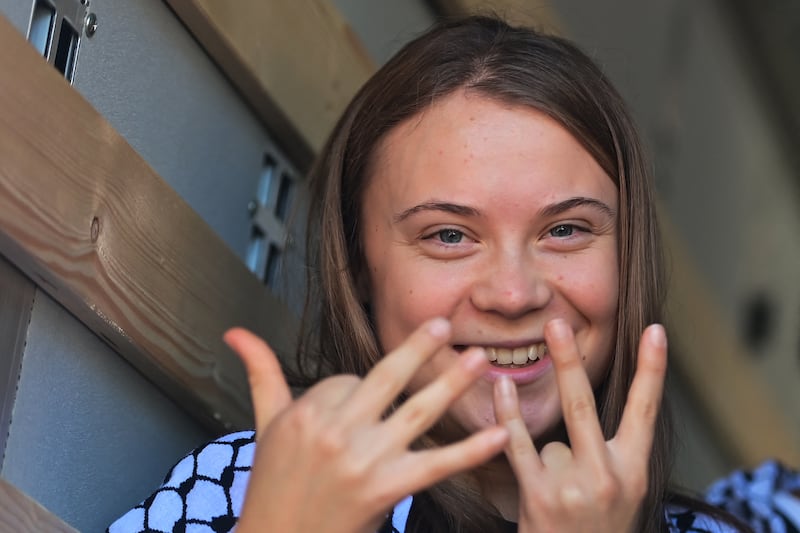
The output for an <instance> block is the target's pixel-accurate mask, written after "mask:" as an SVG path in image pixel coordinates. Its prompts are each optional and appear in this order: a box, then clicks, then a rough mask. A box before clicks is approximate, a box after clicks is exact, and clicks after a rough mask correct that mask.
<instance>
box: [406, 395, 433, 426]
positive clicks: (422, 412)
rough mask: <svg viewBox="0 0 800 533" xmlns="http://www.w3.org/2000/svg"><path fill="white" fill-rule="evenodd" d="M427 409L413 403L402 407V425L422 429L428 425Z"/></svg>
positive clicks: (417, 403)
mask: <svg viewBox="0 0 800 533" xmlns="http://www.w3.org/2000/svg"><path fill="white" fill-rule="evenodd" d="M428 418H429V416H428V409H427V408H426V407H425V406H424V405H422V404H420V403H419V402H415V401H408V402H406V403H405V405H403V420H402V422H403V424H404V425H407V426H409V427H412V428H424V427H426V426H427V424H428Z"/></svg>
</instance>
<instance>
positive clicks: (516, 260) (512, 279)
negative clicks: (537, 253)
mask: <svg viewBox="0 0 800 533" xmlns="http://www.w3.org/2000/svg"><path fill="white" fill-rule="evenodd" d="M552 297H553V288H552V286H551V284H550V282H549V281H548V276H547V273H546V272H545V270H543V269H542V268H541V265H538V266H537V264H536V261H535V260H534V258H531V257H527V256H526V255H525V254H518V253H503V254H498V256H497V257H496V259H495V260H493V261H491V262H489V263H488V264H487V265H486V268H485V269H483V272H482V274H481V276H480V279H479V280H477V281H476V283H475V284H474V285H473V289H472V298H471V299H472V304H473V305H474V306H475V307H476V308H477V309H480V310H481V311H484V312H493V313H497V314H500V315H502V316H504V317H506V318H510V319H514V318H519V317H521V316H523V315H525V314H526V313H530V312H532V311H535V310H537V309H541V308H543V307H545V306H546V305H547V304H548V302H550V300H551V299H552Z"/></svg>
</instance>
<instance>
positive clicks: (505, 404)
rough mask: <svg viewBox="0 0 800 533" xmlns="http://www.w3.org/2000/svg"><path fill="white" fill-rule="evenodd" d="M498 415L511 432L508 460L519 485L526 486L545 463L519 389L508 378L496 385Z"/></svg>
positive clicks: (499, 421)
mask: <svg viewBox="0 0 800 533" xmlns="http://www.w3.org/2000/svg"><path fill="white" fill-rule="evenodd" d="M494 413H495V418H496V419H497V422H498V423H499V424H502V425H503V426H504V427H505V428H506V429H507V430H508V435H509V440H508V444H506V448H505V452H506V457H507V458H508V462H509V463H510V464H511V469H512V470H513V471H514V474H516V476H517V480H518V482H519V483H520V485H524V484H525V480H527V479H530V475H531V473H532V472H538V471H539V470H541V468H542V461H541V459H540V458H539V454H538V453H537V452H536V448H535V447H534V445H533V441H532V440H531V436H530V433H528V427H527V426H526V424H525V420H523V418H522V414H521V413H520V410H519V398H518V396H517V387H516V385H515V384H514V382H513V381H511V380H510V379H509V378H507V377H502V378H500V379H499V380H497V381H496V382H495V385H494Z"/></svg>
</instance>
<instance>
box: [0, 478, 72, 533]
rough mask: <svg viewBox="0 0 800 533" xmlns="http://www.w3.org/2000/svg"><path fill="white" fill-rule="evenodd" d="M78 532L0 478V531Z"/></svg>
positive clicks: (26, 532)
mask: <svg viewBox="0 0 800 533" xmlns="http://www.w3.org/2000/svg"><path fill="white" fill-rule="evenodd" d="M42 531H48V532H52V533H78V532H77V530H76V529H73V528H71V527H70V526H68V525H67V524H65V523H64V522H62V521H61V520H60V519H59V518H58V517H56V516H55V515H54V514H52V513H51V512H50V511H48V510H47V509H45V508H44V507H42V506H41V505H39V503H37V502H36V501H35V500H33V499H31V498H30V497H29V496H27V495H26V494H24V493H23V492H21V491H20V490H19V489H17V488H15V487H14V486H13V485H11V484H10V483H9V482H7V481H6V480H4V479H0V533H40V532H42Z"/></svg>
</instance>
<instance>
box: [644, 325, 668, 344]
mask: <svg viewBox="0 0 800 533" xmlns="http://www.w3.org/2000/svg"><path fill="white" fill-rule="evenodd" d="M647 336H648V340H649V341H650V343H651V344H652V345H653V346H656V347H658V348H665V347H666V346H667V333H666V331H664V326H662V325H661V324H653V325H652V326H650V327H649V328H648V331H647Z"/></svg>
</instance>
